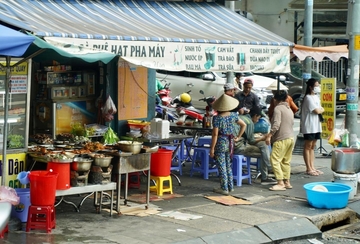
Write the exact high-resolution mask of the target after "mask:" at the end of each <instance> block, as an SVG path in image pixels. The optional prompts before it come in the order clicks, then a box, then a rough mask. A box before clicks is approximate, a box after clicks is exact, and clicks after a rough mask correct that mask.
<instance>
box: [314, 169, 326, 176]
mask: <svg viewBox="0 0 360 244" xmlns="http://www.w3.org/2000/svg"><path fill="white" fill-rule="evenodd" d="M315 171H316V173H318V174H319V175H323V174H324V172H322V171H321V170H318V169H317V170H315Z"/></svg>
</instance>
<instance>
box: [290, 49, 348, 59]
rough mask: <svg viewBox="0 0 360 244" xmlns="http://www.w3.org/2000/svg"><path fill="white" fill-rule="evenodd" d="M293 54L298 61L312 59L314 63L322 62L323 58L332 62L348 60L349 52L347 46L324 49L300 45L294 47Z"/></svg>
mask: <svg viewBox="0 0 360 244" xmlns="http://www.w3.org/2000/svg"><path fill="white" fill-rule="evenodd" d="M293 53H294V54H295V55H296V56H297V57H298V58H299V59H300V60H304V59H305V58H306V57H312V58H313V59H315V60H316V61H318V62H319V61H322V60H323V59H324V58H325V57H327V58H329V59H331V60H332V61H334V62H337V61H339V59H340V58H342V57H344V58H348V54H349V50H348V48H347V45H337V46H326V47H307V46H302V45H295V47H294V48H293Z"/></svg>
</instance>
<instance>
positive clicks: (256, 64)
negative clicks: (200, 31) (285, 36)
mask: <svg viewBox="0 0 360 244" xmlns="http://www.w3.org/2000/svg"><path fill="white" fill-rule="evenodd" d="M45 39H46V41H47V42H48V43H50V44H52V45H54V46H56V47H58V48H61V49H63V50H65V51H67V52H69V53H73V54H87V53H97V52H110V53H114V54H117V55H119V56H121V58H123V59H125V60H126V61H128V62H131V63H133V64H136V65H141V66H145V67H148V68H152V69H162V70H171V71H176V70H188V71H195V72H196V71H199V72H200V71H253V72H259V73H266V72H278V73H283V72H290V65H289V62H290V48H289V47H286V46H270V45H269V46H267V45H240V44H239V45H235V44H209V43H174V42H151V41H121V40H94V39H77V38H58V37H45Z"/></svg>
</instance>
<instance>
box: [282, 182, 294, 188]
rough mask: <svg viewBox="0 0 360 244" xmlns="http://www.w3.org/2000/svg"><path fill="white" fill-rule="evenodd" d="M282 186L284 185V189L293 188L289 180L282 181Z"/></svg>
mask: <svg viewBox="0 0 360 244" xmlns="http://www.w3.org/2000/svg"><path fill="white" fill-rule="evenodd" d="M284 185H285V188H286V189H292V188H293V187H292V185H290V182H289V180H284Z"/></svg>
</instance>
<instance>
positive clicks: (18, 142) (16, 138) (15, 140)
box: [8, 135, 24, 148]
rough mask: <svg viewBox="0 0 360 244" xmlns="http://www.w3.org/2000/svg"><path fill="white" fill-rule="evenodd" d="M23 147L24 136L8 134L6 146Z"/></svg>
mask: <svg viewBox="0 0 360 244" xmlns="http://www.w3.org/2000/svg"><path fill="white" fill-rule="evenodd" d="M22 147H24V137H23V136H22V135H8V148H22Z"/></svg>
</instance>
